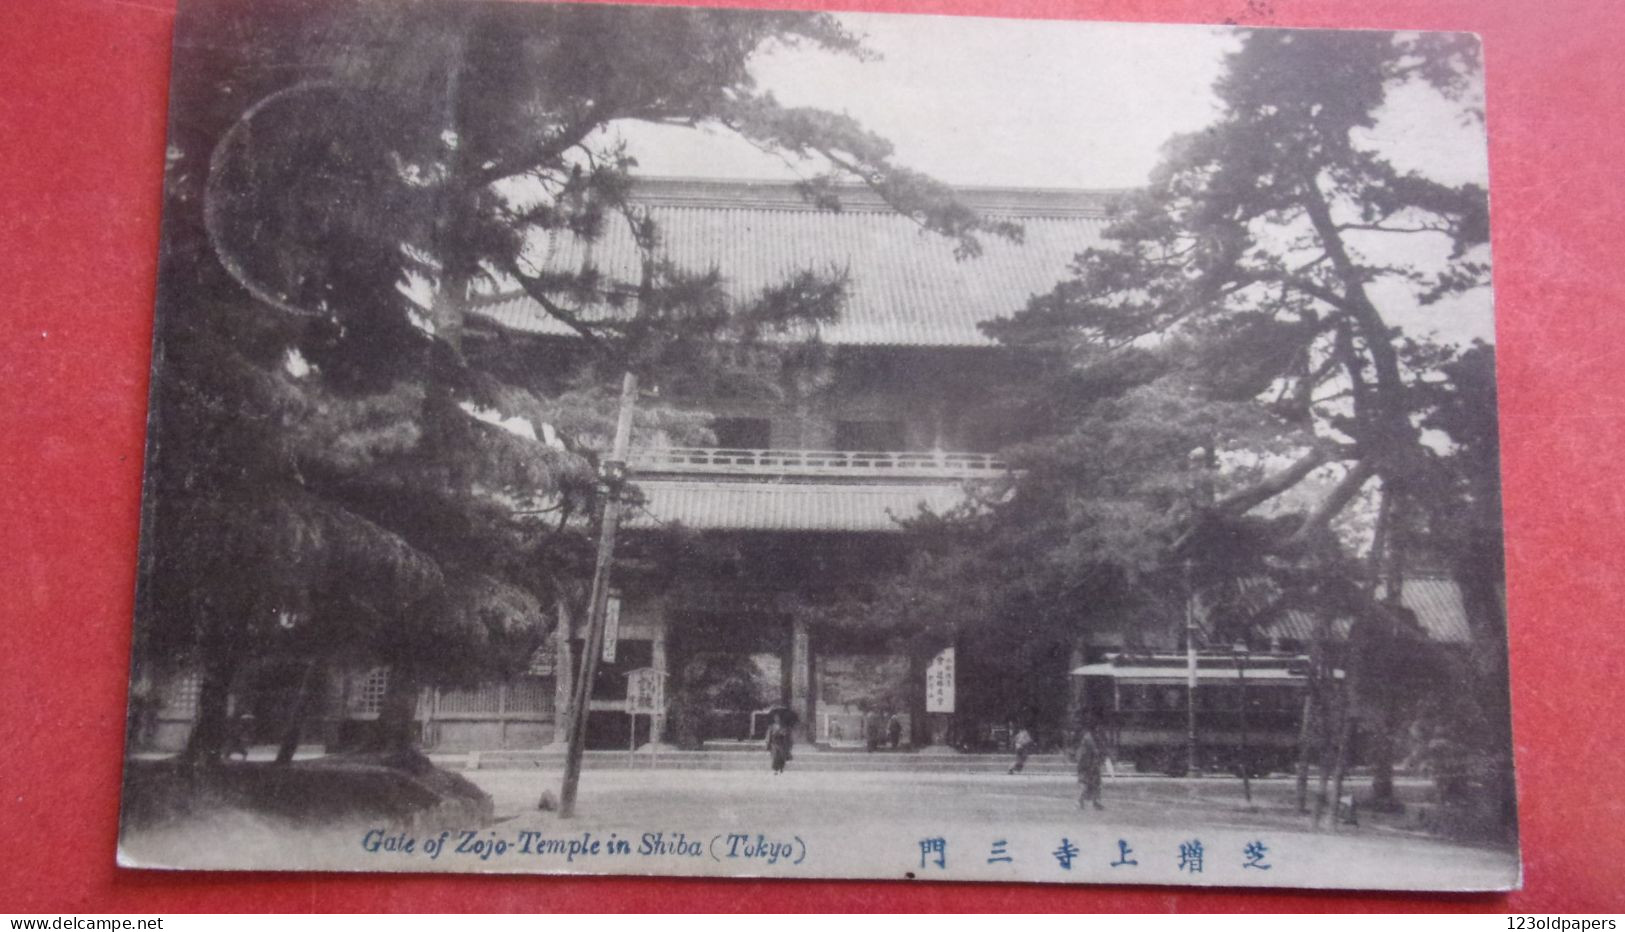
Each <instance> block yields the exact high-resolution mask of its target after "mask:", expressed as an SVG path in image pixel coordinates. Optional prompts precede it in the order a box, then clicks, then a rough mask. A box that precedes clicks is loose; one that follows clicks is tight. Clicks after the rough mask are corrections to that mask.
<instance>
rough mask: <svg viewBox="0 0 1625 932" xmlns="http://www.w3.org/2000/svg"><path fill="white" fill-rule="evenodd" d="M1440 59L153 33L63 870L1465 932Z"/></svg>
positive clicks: (676, 36) (1477, 199)
mask: <svg viewBox="0 0 1625 932" xmlns="http://www.w3.org/2000/svg"><path fill="white" fill-rule="evenodd" d="M1481 68H1482V65H1481V61H1480V56H1479V48H1478V44H1477V41H1476V39H1475V38H1474V37H1472V36H1468V35H1441V34H1426V33H1388V32H1353V31H1348V32H1333V31H1292V30H1264V29H1221V28H1211V27H1176V26H1140V25H1129V24H1106V23H1082V22H1046V21H1016V20H997V19H975V18H954V17H926V16H902V15H849V14H839V15H836V14H823V13H812V12H765V11H745V10H714V9H702V8H681V7H645V6H620V5H588V6H576V5H562V4H549V3H492V2H451V0H443V2H402V0H320V2H318V0H300V2H295V0H275V2H264V0H254V2H249V0H186V2H183V3H182V5H181V9H180V12H179V15H178V19H177V23H176V33H175V52H174V74H173V81H172V89H171V110H170V122H169V145H168V158H167V178H166V202H165V210H164V224H163V241H162V245H161V262H162V268H161V277H160V287H159V297H158V308H157V324H156V336H155V340H154V354H153V360H154V361H153V378H152V406H151V425H150V435H149V439H148V465H147V473H146V485H145V498H144V520H143V531H142V545H141V546H142V549H141V574H140V590H139V597H138V604H137V617H136V621H135V640H134V644H135V647H134V657H133V663H132V675H131V692H130V707H129V730H128V748H127V763H126V770H125V774H126V776H125V782H124V790H123V792H124V797H123V809H122V829H121V838H120V848H119V860H120V863H121V864H124V865H126V866H130V867H143V868H210V869H218V868H227V869H237V868H242V869H286V870H345V871H482V872H526V873H583V874H665V875H704V876H723V877H734V876H738V877H780V878H817V877H865V878H895V879H899V880H902V879H913V880H985V881H1027V882H1039V883H1147V884H1212V885H1225V886H1232V887H1243V888H1245V887H1342V888H1366V889H1372V888H1378V889H1436V890H1486V889H1507V888H1511V887H1515V886H1517V885H1518V883H1519V878H1520V867H1519V863H1520V862H1519V849H1518V840H1517V821H1516V791H1515V783H1514V779H1513V769H1512V752H1511V748H1512V742H1511V735H1510V727H1509V709H1508V674H1507V637H1506V618H1505V607H1504V606H1505V600H1504V585H1503V582H1502V580H1503V569H1502V553H1503V544H1502V529H1501V517H1500V492H1499V478H1498V472H1499V466H1498V462H1499V461H1498V447H1497V425H1496V395H1495V366H1494V356H1495V350H1494V346H1495V332H1494V324H1493V317H1492V312H1491V300H1490V290H1489V284H1490V279H1489V274H1490V265H1489V223H1488V178H1487V168H1486V154H1485V128H1484V116H1483V100H1482V89H1483V79H1482V73H1481Z"/></svg>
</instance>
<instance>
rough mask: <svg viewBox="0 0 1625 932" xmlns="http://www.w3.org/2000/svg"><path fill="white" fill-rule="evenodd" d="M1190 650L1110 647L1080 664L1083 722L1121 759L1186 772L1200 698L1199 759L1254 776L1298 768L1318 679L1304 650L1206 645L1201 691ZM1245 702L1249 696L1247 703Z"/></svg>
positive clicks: (1199, 661) (1199, 662) (1152, 769)
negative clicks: (1218, 649) (1239, 650)
mask: <svg viewBox="0 0 1625 932" xmlns="http://www.w3.org/2000/svg"><path fill="white" fill-rule="evenodd" d="M1189 662H1190V661H1189V657H1188V656H1187V655H1186V654H1183V653H1119V654H1108V655H1106V658H1105V659H1104V660H1103V661H1102V662H1100V663H1092V664H1088V665H1086V666H1082V667H1078V668H1077V669H1075V670H1073V671H1072V676H1073V678H1074V683H1075V686H1076V688H1077V690H1078V700H1079V709H1080V717H1081V721H1082V722H1083V723H1084V724H1085V725H1086V726H1090V727H1098V728H1099V730H1100V731H1099V733H1100V735H1101V737H1102V740H1103V741H1104V742H1105V744H1106V745H1107V748H1108V750H1109V751H1110V753H1111V755H1112V756H1113V758H1114V759H1116V760H1119V761H1128V762H1132V763H1133V764H1134V767H1135V769H1136V770H1137V771H1139V772H1141V773H1159V772H1160V773H1165V774H1169V775H1173V776H1180V775H1183V774H1184V773H1185V772H1186V771H1187V769H1188V768H1189V760H1190V702H1191V700H1192V698H1194V699H1195V702H1196V755H1197V766H1198V768H1199V769H1201V770H1204V771H1229V772H1233V773H1237V774H1240V773H1242V772H1243V769H1244V768H1245V772H1246V773H1247V774H1248V775H1249V776H1265V775H1267V774H1270V773H1276V772H1281V771H1288V770H1291V769H1292V768H1293V766H1294V764H1295V762H1296V760H1297V753H1298V733H1299V728H1300V726H1301V724H1302V722H1303V714H1304V705H1305V703H1304V698H1305V696H1306V695H1307V690H1308V685H1309V658H1308V657H1306V656H1303V655H1300V654H1246V655H1240V656H1238V655H1237V654H1234V653H1215V652H1201V653H1198V655H1197V657H1196V689H1195V694H1194V697H1193V696H1192V690H1191V683H1190V667H1189ZM1244 703H1245V704H1244Z"/></svg>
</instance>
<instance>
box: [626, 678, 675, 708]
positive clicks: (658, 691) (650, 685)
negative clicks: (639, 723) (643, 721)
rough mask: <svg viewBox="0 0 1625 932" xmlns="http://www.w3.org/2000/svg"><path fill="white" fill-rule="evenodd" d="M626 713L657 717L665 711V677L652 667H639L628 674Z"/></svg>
mask: <svg viewBox="0 0 1625 932" xmlns="http://www.w3.org/2000/svg"><path fill="white" fill-rule="evenodd" d="M626 711H628V712H630V713H631V714H633V715H659V714H661V713H662V712H664V711H666V675H665V674H664V673H661V672H660V671H659V670H656V669H655V668H654V667H640V668H638V669H636V670H633V671H632V672H631V673H628V674H627V675H626Z"/></svg>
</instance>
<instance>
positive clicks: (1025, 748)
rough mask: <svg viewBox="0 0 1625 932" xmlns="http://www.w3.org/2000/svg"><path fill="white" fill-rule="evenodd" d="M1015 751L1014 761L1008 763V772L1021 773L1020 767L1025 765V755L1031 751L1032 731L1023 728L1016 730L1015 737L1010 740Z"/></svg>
mask: <svg viewBox="0 0 1625 932" xmlns="http://www.w3.org/2000/svg"><path fill="white" fill-rule="evenodd" d="M1011 746H1012V747H1014V748H1015V751H1016V762H1015V763H1014V764H1012V765H1010V770H1009V771H1008V772H1009V773H1021V768H1023V767H1025V766H1027V757H1028V755H1030V754H1032V752H1033V733H1032V732H1030V731H1028V730H1027V729H1025V728H1023V729H1021V730H1020V731H1018V732H1016V738H1015V740H1014V741H1013V742H1011Z"/></svg>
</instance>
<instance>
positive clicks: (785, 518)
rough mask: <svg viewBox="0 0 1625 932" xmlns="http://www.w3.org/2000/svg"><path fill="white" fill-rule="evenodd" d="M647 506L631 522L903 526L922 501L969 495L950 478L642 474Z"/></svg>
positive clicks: (770, 527)
mask: <svg viewBox="0 0 1625 932" xmlns="http://www.w3.org/2000/svg"><path fill="white" fill-rule="evenodd" d="M637 485H638V489H639V490H640V491H641V492H642V493H643V495H644V497H645V498H646V499H647V502H646V503H645V505H644V506H643V507H642V508H640V509H636V510H634V511H632V512H631V513H630V514H628V516H627V525H628V526H629V527H633V528H653V527H660V526H663V525H680V526H682V527H685V528H689V529H692V530H730V531H898V530H901V528H900V527H899V525H898V523H897V519H899V518H908V517H910V516H912V515H914V514H916V513H918V510H919V507H920V506H921V505H922V504H923V505H925V506H926V507H928V508H930V509H932V510H933V511H939V512H940V511H944V510H946V509H948V508H951V507H953V506H954V505H955V504H957V503H959V502H960V501H961V500H962V499H963V494H964V493H963V492H962V491H961V489H960V487H959V486H957V485H952V484H943V483H937V484H885V485H882V484H873V485H857V484H850V485H849V484H834V483H792V482H696V481H693V480H685V479H676V480H659V479H644V480H639V481H638V483H637Z"/></svg>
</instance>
